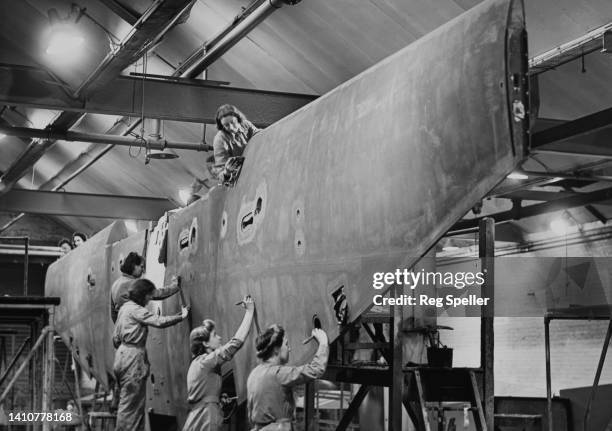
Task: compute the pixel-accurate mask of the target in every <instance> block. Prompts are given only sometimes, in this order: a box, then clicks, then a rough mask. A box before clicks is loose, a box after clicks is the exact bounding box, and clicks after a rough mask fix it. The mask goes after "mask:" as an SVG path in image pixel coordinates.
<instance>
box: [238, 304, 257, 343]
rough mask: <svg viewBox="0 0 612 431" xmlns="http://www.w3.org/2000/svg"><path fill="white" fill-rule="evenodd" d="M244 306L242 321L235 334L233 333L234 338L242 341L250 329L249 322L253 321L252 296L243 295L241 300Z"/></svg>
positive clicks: (253, 307) (253, 305)
mask: <svg viewBox="0 0 612 431" xmlns="http://www.w3.org/2000/svg"><path fill="white" fill-rule="evenodd" d="M242 303H243V305H244V308H246V312H245V313H244V317H243V318H242V323H240V326H239V327H238V330H237V331H236V334H234V338H237V339H238V340H240V341H242V342H243V343H244V340H246V337H247V335H249V331H250V329H251V323H253V316H254V315H255V302H254V301H253V298H251V297H250V296H249V295H247V296H245V297H244V299H243V300H242Z"/></svg>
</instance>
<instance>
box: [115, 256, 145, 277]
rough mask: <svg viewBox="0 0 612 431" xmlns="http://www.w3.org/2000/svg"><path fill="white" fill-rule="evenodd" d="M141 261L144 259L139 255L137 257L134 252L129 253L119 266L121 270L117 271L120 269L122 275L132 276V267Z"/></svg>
mask: <svg viewBox="0 0 612 431" xmlns="http://www.w3.org/2000/svg"><path fill="white" fill-rule="evenodd" d="M143 261H144V258H143V257H142V256H141V255H139V254H138V253H136V252H135V251H130V252H129V254H128V255H127V257H126V258H125V260H124V261H123V263H122V264H121V268H119V269H121V272H123V273H124V274H129V275H132V273H133V272H134V267H135V266H136V265H140V264H142V262H143Z"/></svg>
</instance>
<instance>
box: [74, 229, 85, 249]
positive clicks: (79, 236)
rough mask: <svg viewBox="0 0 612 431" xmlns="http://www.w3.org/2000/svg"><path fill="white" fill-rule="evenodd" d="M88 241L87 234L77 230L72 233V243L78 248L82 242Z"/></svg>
mask: <svg viewBox="0 0 612 431" xmlns="http://www.w3.org/2000/svg"><path fill="white" fill-rule="evenodd" d="M85 241H87V235H85V234H84V233H81V232H75V233H73V234H72V245H73V246H74V248H77V247H78V246H80V245H81V244H83V243H84V242H85Z"/></svg>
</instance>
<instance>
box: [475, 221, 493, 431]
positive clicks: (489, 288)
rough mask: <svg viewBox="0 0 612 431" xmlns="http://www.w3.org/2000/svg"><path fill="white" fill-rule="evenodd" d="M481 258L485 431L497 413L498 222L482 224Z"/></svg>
mask: <svg viewBox="0 0 612 431" xmlns="http://www.w3.org/2000/svg"><path fill="white" fill-rule="evenodd" d="M479 231H480V234H479V241H478V250H479V251H478V254H479V257H480V260H481V270H482V272H483V273H484V279H485V282H484V284H483V285H482V288H481V289H482V290H481V291H482V297H483V298H489V301H487V305H484V306H482V307H481V318H480V367H481V368H482V371H483V374H482V383H483V391H482V392H483V393H482V395H483V403H482V404H483V408H484V416H485V421H486V423H485V424H483V430H492V429H493V426H494V424H493V422H494V409H495V386H494V380H493V379H494V370H493V364H494V356H493V349H494V346H495V343H494V327H493V323H494V320H493V318H494V313H495V310H494V304H495V284H494V283H495V266H494V265H495V262H494V258H495V220H493V219H492V218H489V217H486V218H484V219H482V220H481V221H480V223H479Z"/></svg>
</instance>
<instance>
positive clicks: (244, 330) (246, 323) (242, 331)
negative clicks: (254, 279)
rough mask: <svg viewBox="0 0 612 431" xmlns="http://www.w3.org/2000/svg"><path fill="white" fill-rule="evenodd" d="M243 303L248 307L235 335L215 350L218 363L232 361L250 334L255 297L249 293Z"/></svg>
mask: <svg viewBox="0 0 612 431" xmlns="http://www.w3.org/2000/svg"><path fill="white" fill-rule="evenodd" d="M242 304H243V305H244V308H246V312H245V313H244V317H243V318H242V323H241V324H240V326H239V327H238V330H237V331H236V333H235V334H234V337H233V338H232V339H231V340H229V341H228V342H227V343H225V345H223V346H222V347H220V348H218V349H217V350H215V358H214V360H215V363H216V364H222V363H223V362H227V361H231V360H232V358H233V357H234V355H235V354H236V352H238V350H239V349H240V348H241V347H242V344H243V343H244V340H246V337H247V335H249V330H250V329H251V323H252V322H253V316H254V314H255V302H254V301H253V298H251V297H250V296H249V295H247V296H245V297H244V299H243V300H242Z"/></svg>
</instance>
